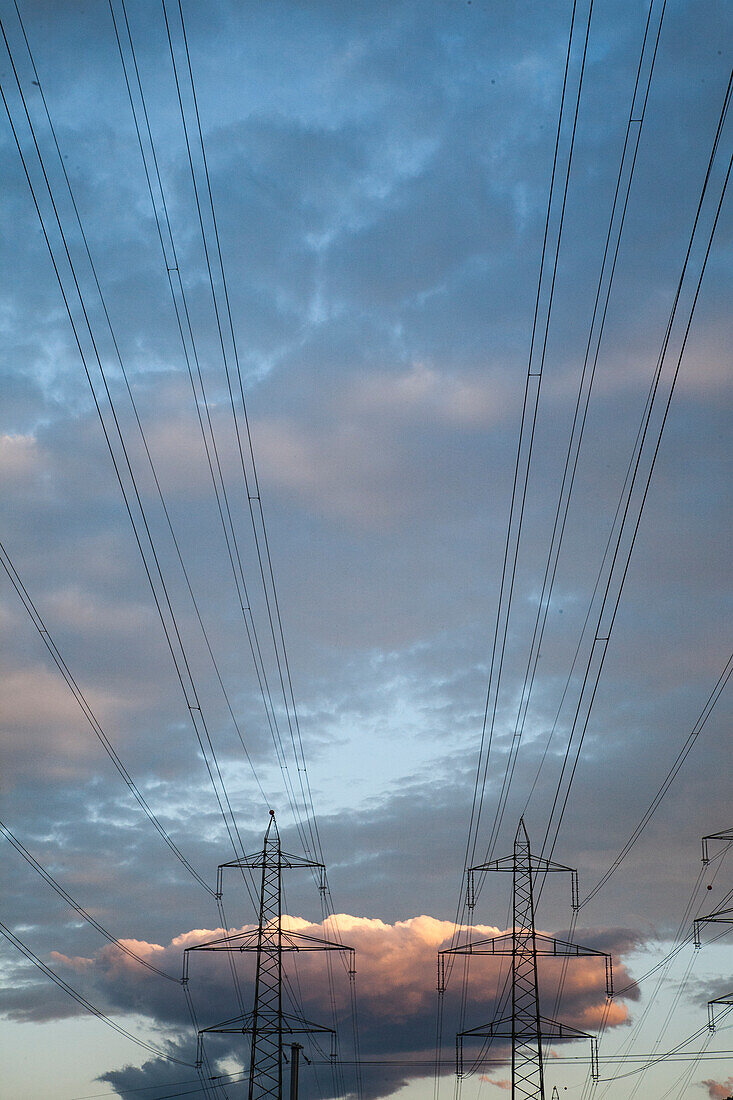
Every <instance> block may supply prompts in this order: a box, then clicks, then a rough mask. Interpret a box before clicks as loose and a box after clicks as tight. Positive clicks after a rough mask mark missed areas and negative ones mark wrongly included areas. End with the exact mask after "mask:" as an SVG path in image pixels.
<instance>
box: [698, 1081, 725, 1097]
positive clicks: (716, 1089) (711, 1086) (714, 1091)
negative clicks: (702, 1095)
mask: <svg viewBox="0 0 733 1100" xmlns="http://www.w3.org/2000/svg"><path fill="white" fill-rule="evenodd" d="M700 1084H701V1085H704V1086H705V1088H706V1089H707V1090H708V1096H709V1097H710V1100H728V1097H730V1096H731V1095H733V1077H727V1078H726V1080H725V1081H714V1080H713V1079H712V1078H709V1079H708V1080H707V1081H701V1082H700Z"/></svg>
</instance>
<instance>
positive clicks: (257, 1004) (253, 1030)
mask: <svg viewBox="0 0 733 1100" xmlns="http://www.w3.org/2000/svg"><path fill="white" fill-rule="evenodd" d="M227 867H233V868H239V869H242V870H244V869H252V870H255V869H256V870H260V871H261V879H260V901H259V920H258V925H257V928H253V929H250V930H248V931H246V932H240V933H238V934H236V935H234V936H223V937H221V938H220V939H216V940H209V941H208V942H206V943H200V944H196V945H195V946H193V947H188V948H186V950H185V952H184V959H183V981H184V983H186V982H187V981H188V976H189V953H190V952H191V951H229V952H240V953H243V952H253V953H255V955H256V959H257V963H256V970H255V988H254V1006H253V1010H252V1012H251V1013H248V1014H247V1015H245V1016H237V1017H235V1018H234V1019H231V1020H225V1021H223V1022H222V1023H219V1024H214V1025H213V1026H211V1027H206V1028H202V1029H201V1030H200V1031H199V1038H198V1054H197V1064H198V1065H200V1064H201V1062H202V1058H203V1039H204V1036H205V1035H207V1034H213V1033H217V1034H240V1035H251V1045H250V1069H249V1093H248V1096H249V1100H282V1096H283V1039H284V1038H285V1037H288V1038H292V1037H294V1036H296V1035H305V1034H312V1033H319V1034H323V1035H330V1036H331V1057H332V1058H333V1057H335V1044H334V1040H335V1033H334V1031H333V1029H332V1028H329V1027H324V1026H322V1025H321V1024H315V1023H312V1022H311V1021H309V1020H306V1019H305V1018H304V1017H302V1016H296V1015H294V1014H293V1013H289V1012H285V1011H284V1009H283V953H284V952H289V951H341V952H344V953H345V954H346V955H347V956H348V958H349V963H348V967H347V969H348V973H349V974H350V975H352V974H353V973H354V950H353V948H351V947H346V946H345V945H344V944H342V943H335V942H333V941H331V940H325V939H321V938H318V937H315V936H307V935H305V934H303V933H301V932H293V931H290V930H288V929H284V928H283V926H282V872H283V870H286V869H289V870H292V869H295V868H299V867H311V868H316V869H318V870H319V871H320V872H321V877H323V872H324V870H325V869H324V866H323V864H322V863H318V862H316V861H315V860H310V859H304V858H303V857H301V856H294V855H290V854H289V853H287V852H283V851H282V849H281V847H280V834H279V832H278V828H277V824H276V821H275V813H274V810H270V821H269V823H268V826H267V830H266V832H265V839H264V844H263V848H262V851H261V852H258V853H257V854H255V855H251V856H247V855H246V856H244V857H243V858H242V859H235V860H232V861H230V862H229V863H222V864H220V865H219V869H218V873H217V896H218V897H219V898H220V897H221V894H222V878H223V871H224V869H225V868H227Z"/></svg>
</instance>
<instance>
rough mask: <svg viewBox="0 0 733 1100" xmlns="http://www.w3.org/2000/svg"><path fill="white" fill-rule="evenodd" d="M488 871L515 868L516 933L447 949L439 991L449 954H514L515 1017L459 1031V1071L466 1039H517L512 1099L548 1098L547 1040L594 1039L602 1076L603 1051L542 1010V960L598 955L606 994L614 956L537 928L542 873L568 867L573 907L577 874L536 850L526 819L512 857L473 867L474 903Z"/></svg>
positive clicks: (594, 1065) (594, 1059) (441, 958)
mask: <svg viewBox="0 0 733 1100" xmlns="http://www.w3.org/2000/svg"><path fill="white" fill-rule="evenodd" d="M488 871H511V873H512V883H513V914H514V919H513V924H512V930H511V932H505V933H504V934H503V935H501V936H494V937H492V938H491V939H486V940H474V941H469V942H468V943H465V944H461V945H459V946H456V947H451V948H447V949H446V950H444V951H441V952H439V954H438V990H439V991H441V992H442V991H444V990H445V969H446V966H445V964H446V956H449V955H497V956H501V955H508V956H510V957H511V960H512V969H511V977H512V989H511V995H512V1012H511V1016H502V1017H500V1018H498V1019H497V1018H495V1019H494V1020H492V1021H491V1022H490V1023H488V1024H481V1025H479V1027H474V1028H470V1029H469V1030H467V1031H462V1032H459V1034H458V1035H457V1036H456V1073H457V1074H458V1076H459V1077H460V1076H462V1075H463V1042H464V1039H472V1038H486V1039H511V1044H512V1100H545V1080H544V1068H543V1043H547V1042H550V1041H553V1040H558V1039H560V1040H562V1039H590V1041H591V1075H592V1077H593V1079H594V1080H597V1078H598V1050H597V1045H596V1040H595V1038H594V1036H592V1035H589V1034H588V1033H587V1032H585V1031H578V1030H577V1028H573V1027H570V1026H569V1025H568V1024H562V1023H558V1021H556V1020H551V1019H548V1018H547V1017H545V1016H542V1015H540V1001H539V993H538V988H537V959H538V957H539V956H549V957H552V958H580V957H581V956H586V955H589V956H596V957H598V958H602V959H604V960H605V968H606V996H607V997H612V996H613V972H612V966H611V956H610V955H608V954H607V953H606V952H605V951H596V950H594V949H593V948H591V947H581V946H580V945H579V944H574V943H567V942H566V941H565V940H559V939H556V938H552V937H550V936H545V935H543V934H542V933H540V932H537V931H536V929H535V922H534V882H535V879H536V877H537V875H538V874H543V875H544V874H548V873H551V872H554V871H568V872H569V873H570V875H571V880H572V901H573V908H577V905H578V888H577V873H576V872H575V871H574V870H573V869H572V868H570V867H565V866H563V865H562V864H560V863H553V862H552V861H551V860H549V859H543V858H542V857H541V856H536V855H533V854H532V853H531V851H530V846H529V837H528V835H527V830H526V828H525V824H524V819H523V818H520V821H519V827H518V829H517V833H516V836H515V838H514V852H513V854H512V855H511V856H504V857H503V858H502V859H495V860H492V861H491V862H490V863H482V864H480V865H478V866H476V867H471V868H470V869H469V871H468V884H467V888H468V907H469V909H470V910H473V907H474V903H475V888H474V876H475V875H476V874H477V873H479V874H481V875H483V874H484V873H486V872H488Z"/></svg>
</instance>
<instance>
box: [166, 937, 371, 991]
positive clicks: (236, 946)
mask: <svg viewBox="0 0 733 1100" xmlns="http://www.w3.org/2000/svg"><path fill="white" fill-rule="evenodd" d="M278 938H279V945H278V942H277V941H278ZM269 940H271V941H272V946H273V948H274V947H276V946H279V950H281V951H343V952H344V953H345V954H348V956H349V967H348V971H349V974H355V973H356V964H355V957H356V952H355V950H354V948H353V947H347V946H346V945H345V944H343V943H336V942H335V941H334V940H326V939H321V938H320V937H319V936H308V935H306V934H305V933H304V932H286V931H284V930H280V931H279V932H278V929H277V928H273V929H271V930H269V939H268V935H263V937H262V939H260V935H259V929H258V928H249V929H247V931H246V932H237V933H236V934H235V935H233V936H220V937H218V938H217V939H215V940H207V941H206V942H205V943H196V944H193V945H192V946H191V947H187V948H186V949H185V951H184V952H183V979H182V980H183V981H184V982H187V981H188V968H189V959H188V956H189V952H191V951H231V952H236V951H239V952H242V953H244V952H245V951H253V952H256V951H258V950H260V951H261V950H262V949H263V948H266V947H267V944H268V942H269Z"/></svg>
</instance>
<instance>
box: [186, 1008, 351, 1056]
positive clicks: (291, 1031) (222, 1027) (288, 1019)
mask: <svg viewBox="0 0 733 1100" xmlns="http://www.w3.org/2000/svg"><path fill="white" fill-rule="evenodd" d="M254 1029H255V1025H254V1019H253V1013H251V1012H248V1013H246V1014H245V1015H244V1016H235V1017H234V1018H233V1019H231V1020H223V1021H222V1022H221V1023H219V1024H212V1025H211V1026H210V1027H202V1028H200V1029H199V1033H198V1043H197V1053H196V1065H197V1067H198V1066H201V1065H202V1063H203V1041H204V1036H205V1035H252V1033H253V1031H254ZM257 1032H258V1034H259V1035H261V1036H262V1037H263V1038H267V1037H268V1036H269V1037H271V1038H272V1039H278V1040H279V1039H280V1038H281V1037H282V1036H283V1035H330V1036H331V1057H332V1058H334V1057H335V1056H336V1048H335V1037H336V1032H335V1031H334V1029H333V1028H332V1027H325V1026H324V1025H323V1024H314V1023H313V1022H312V1021H311V1020H306V1019H305V1017H301V1016H293V1015H292V1013H289V1012H283V1013H282V1019H281V1020H280V1021H279V1022H278V1024H277V1025H275V1026H273V1024H272V1023H263V1022H261V1021H258V1023H257Z"/></svg>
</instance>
